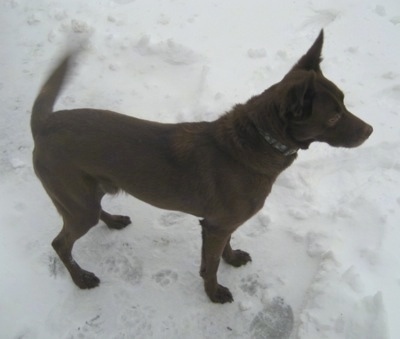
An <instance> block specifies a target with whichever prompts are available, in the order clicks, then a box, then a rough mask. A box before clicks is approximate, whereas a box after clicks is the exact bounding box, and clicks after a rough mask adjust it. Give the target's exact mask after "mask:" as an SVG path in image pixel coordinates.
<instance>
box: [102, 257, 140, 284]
mask: <svg viewBox="0 0 400 339" xmlns="http://www.w3.org/2000/svg"><path fill="white" fill-rule="evenodd" d="M101 266H102V268H103V271H105V272H107V273H110V274H112V275H113V276H118V277H120V278H121V279H122V280H124V281H126V282H128V283H130V284H132V285H136V284H138V283H139V282H140V281H141V280H142V277H143V267H142V265H141V263H140V262H139V261H138V260H137V259H135V257H133V256H128V257H127V256H124V255H122V254H118V255H110V256H108V257H107V258H105V260H104V261H103V262H102V263H101Z"/></svg>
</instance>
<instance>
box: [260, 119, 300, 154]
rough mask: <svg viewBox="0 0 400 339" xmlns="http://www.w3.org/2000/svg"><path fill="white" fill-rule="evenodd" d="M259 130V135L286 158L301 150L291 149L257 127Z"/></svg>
mask: <svg viewBox="0 0 400 339" xmlns="http://www.w3.org/2000/svg"><path fill="white" fill-rule="evenodd" d="M255 127H256V128H257V131H258V133H259V134H260V135H261V136H262V137H263V138H264V140H265V141H266V142H267V143H268V144H270V145H271V146H272V147H273V148H275V149H276V150H278V151H279V152H281V153H282V154H283V155H284V156H285V157H287V156H290V155H293V154H296V153H297V151H298V150H299V148H298V147H294V148H291V147H289V146H287V145H285V144H283V143H281V142H280V141H279V140H277V139H275V138H274V137H273V136H272V135H271V134H269V133H268V132H267V131H264V130H263V129H261V128H260V127H258V126H255Z"/></svg>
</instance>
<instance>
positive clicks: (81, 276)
mask: <svg viewBox="0 0 400 339" xmlns="http://www.w3.org/2000/svg"><path fill="white" fill-rule="evenodd" d="M72 279H73V281H74V283H75V284H76V285H77V286H78V287H79V288H81V289H89V288H94V287H97V286H99V284H100V279H99V278H97V277H96V275H95V274H94V273H92V272H89V271H85V270H80V271H79V272H78V273H77V274H76V275H74V276H73V277H72Z"/></svg>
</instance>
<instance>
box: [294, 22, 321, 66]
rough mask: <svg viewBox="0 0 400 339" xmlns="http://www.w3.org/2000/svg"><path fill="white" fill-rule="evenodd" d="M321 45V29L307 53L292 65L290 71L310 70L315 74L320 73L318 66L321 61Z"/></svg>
mask: <svg viewBox="0 0 400 339" xmlns="http://www.w3.org/2000/svg"><path fill="white" fill-rule="evenodd" d="M323 43H324V31H323V30H322V29H321V32H320V33H319V35H318V38H317V39H316V40H315V42H314V43H313V45H312V46H311V47H310V49H309V50H308V51H307V53H306V54H304V55H303V56H302V57H301V58H300V60H299V61H298V62H297V64H296V65H294V67H293V68H292V70H298V69H302V70H305V71H311V70H312V71H316V72H321V69H320V67H319V64H320V63H321V61H322V58H321V52H322V45H323Z"/></svg>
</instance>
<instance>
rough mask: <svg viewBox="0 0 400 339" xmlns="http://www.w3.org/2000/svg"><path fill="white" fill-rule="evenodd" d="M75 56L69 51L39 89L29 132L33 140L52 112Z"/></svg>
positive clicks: (74, 53)
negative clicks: (30, 131)
mask: <svg viewBox="0 0 400 339" xmlns="http://www.w3.org/2000/svg"><path fill="white" fill-rule="evenodd" d="M75 55H76V51H70V52H69V53H67V54H66V55H65V56H64V57H63V58H62V59H61V61H60V62H59V64H58V66H57V67H56V69H55V70H54V71H53V72H52V73H51V75H50V76H49V78H48V79H47V81H46V82H45V84H44V85H43V87H42V88H41V90H40V92H39V94H38V96H37V98H36V100H35V102H34V104H33V108H32V116H31V130H32V135H33V137H34V138H35V136H36V135H38V134H39V133H40V132H41V130H42V129H43V127H44V125H45V122H46V120H47V119H48V117H49V116H50V114H51V113H52V112H53V107H54V104H55V102H56V100H57V97H58V94H59V93H60V91H61V88H62V86H63V84H64V82H65V77H66V75H67V73H68V68H69V67H68V66H69V65H70V63H71V60H72V59H73V57H74V56H75Z"/></svg>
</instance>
